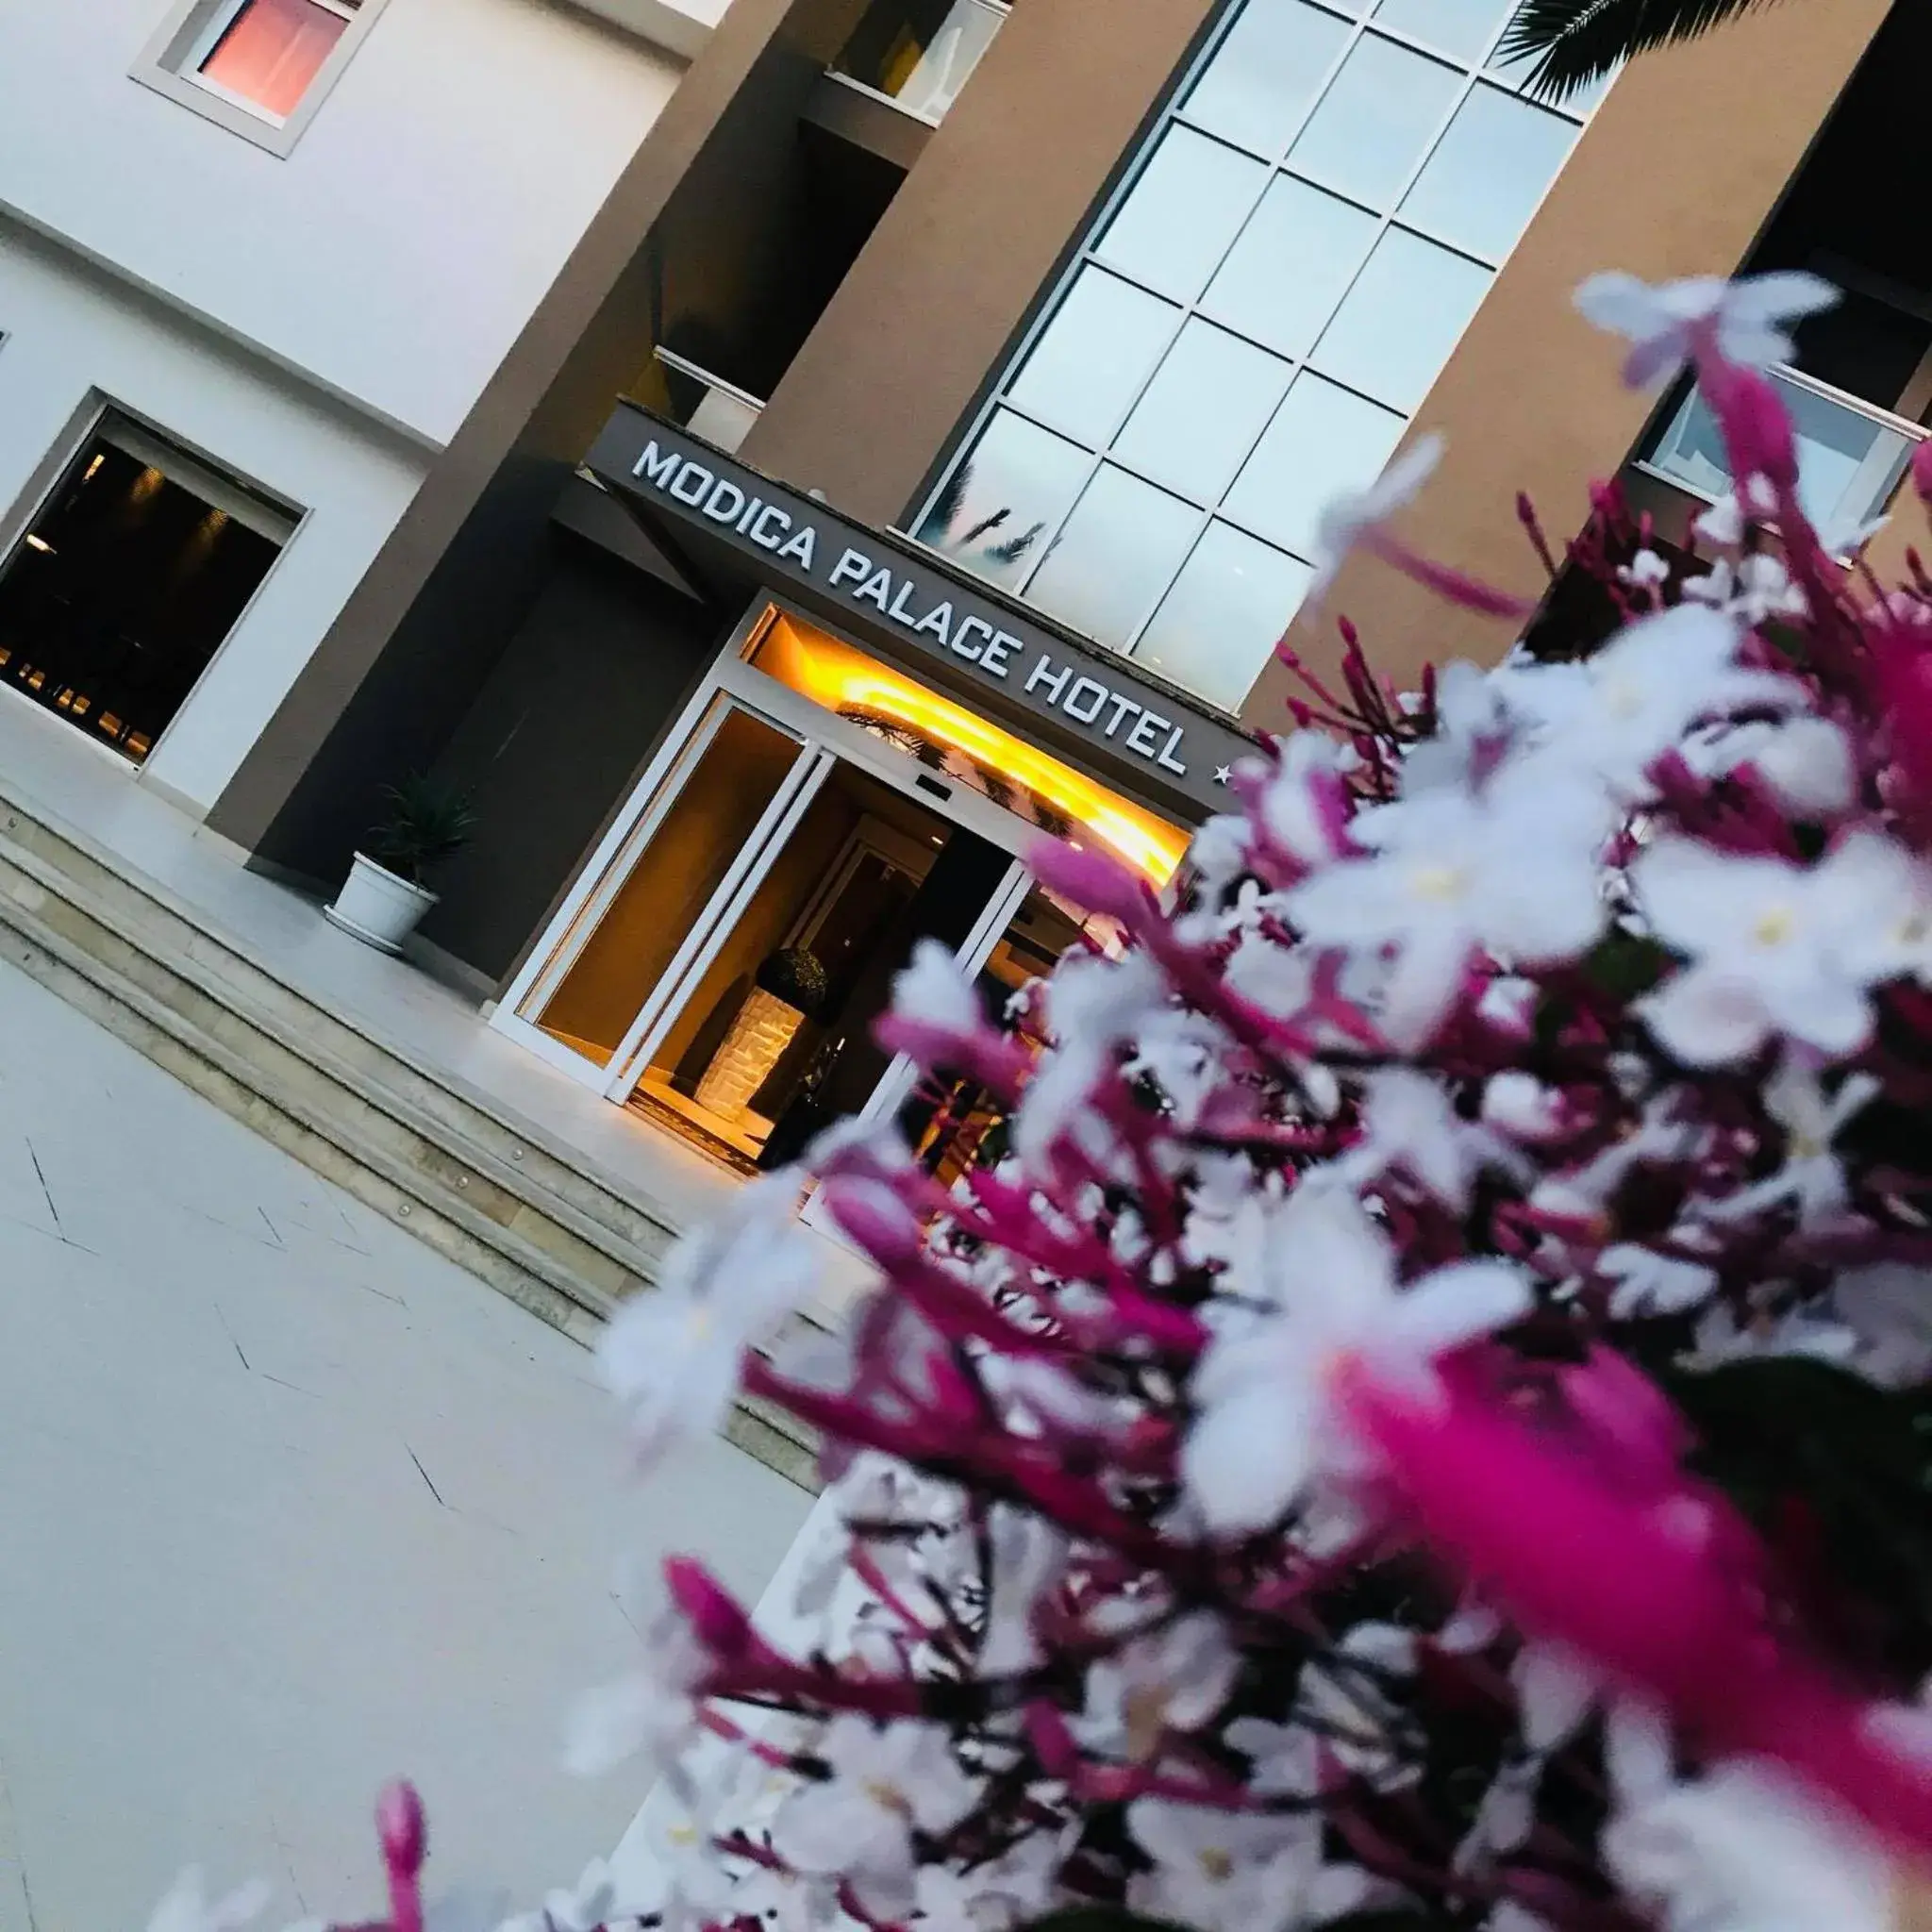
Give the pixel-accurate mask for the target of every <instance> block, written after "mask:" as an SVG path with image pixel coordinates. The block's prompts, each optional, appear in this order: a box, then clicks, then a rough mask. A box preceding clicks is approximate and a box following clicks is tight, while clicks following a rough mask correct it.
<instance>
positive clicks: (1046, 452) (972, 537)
mask: <svg viewBox="0 0 1932 1932" xmlns="http://www.w3.org/2000/svg"><path fill="white" fill-rule="evenodd" d="M1091 461H1092V458H1091V457H1090V456H1089V455H1088V454H1087V452H1086V451H1085V450H1083V449H1078V448H1076V447H1075V446H1074V444H1073V443H1071V442H1069V441H1066V439H1065V438H1064V437H1059V436H1055V435H1053V434H1052V433H1051V432H1050V431H1048V430H1045V429H1041V428H1040V427H1038V426H1037V425H1034V424H1032V423H1029V422H1027V421H1026V419H1025V418H1024V416H1015V415H1014V414H1013V413H1012V412H1011V411H1010V410H1008V409H1002V410H1000V411H999V412H998V413H997V414H996V415H995V416H994V417H993V419H992V421H991V423H989V424H988V425H987V426H986V430H985V433H984V434H983V435H982V436H981V437H980V439H979V441H978V442H977V443H976V444H975V445H974V450H973V453H972V455H971V456H969V457H968V458H966V459H965V461H964V462H963V463H961V464H960V466H959V468H958V470H956V471H955V472H954V473H953V478H952V481H951V482H950V483H949V484H948V485H947V486H946V488H945V489H943V490H942V491H940V494H939V496H938V498H937V499H936V500H935V502H934V504H933V507H932V508H930V509H929V510H927V512H926V513H925V519H924V522H923V523H922V524H921V525H920V526H919V529H918V532H917V535H918V537H919V541H921V542H922V543H927V544H930V545H931V546H932V548H933V549H935V550H937V551H939V552H940V553H941V555H942V556H945V557H950V558H953V560H954V561H955V562H956V563H958V565H959V566H960V567H961V568H962V569H964V570H970V571H972V572H973V573H974V575H976V576H981V577H984V578H986V579H987V580H988V581H989V582H990V583H995V584H1008V585H1015V586H1017V585H1018V584H1019V583H1020V581H1021V579H1022V578H1024V576H1025V575H1026V573H1027V571H1028V570H1029V569H1030V568H1031V567H1032V566H1033V565H1034V564H1035V563H1037V562H1038V561H1039V559H1040V554H1041V548H1042V546H1043V545H1044V544H1045V543H1046V542H1047V541H1049V540H1050V539H1051V537H1052V535H1053V529H1054V525H1056V524H1058V522H1059V520H1060V518H1061V517H1062V516H1063V515H1064V514H1065V513H1066V508H1067V506H1068V505H1069V504H1070V503H1072V502H1073V500H1074V496H1075V495H1076V494H1077V493H1078V491H1079V488H1080V484H1081V482H1082V480H1083V479H1084V478H1085V476H1086V475H1087V470H1088V466H1089V465H1090V464H1091Z"/></svg>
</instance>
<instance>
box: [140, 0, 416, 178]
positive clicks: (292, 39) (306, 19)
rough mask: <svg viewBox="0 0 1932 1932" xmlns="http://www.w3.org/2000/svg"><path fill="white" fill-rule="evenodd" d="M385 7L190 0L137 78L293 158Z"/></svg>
mask: <svg viewBox="0 0 1932 1932" xmlns="http://www.w3.org/2000/svg"><path fill="white" fill-rule="evenodd" d="M382 5H383V0H189V4H187V5H186V6H185V7H184V8H182V9H181V10H180V11H178V12H177V13H176V14H175V17H174V19H173V21H172V22H171V23H170V24H169V25H167V26H166V27H164V28H163V29H162V31H161V33H160V35H159V36H158V39H157V41H156V42H154V43H153V44H151V45H150V47H149V48H148V50H147V53H146V54H145V55H144V56H143V57H142V61H141V62H140V64H138V65H137V66H136V67H135V69H134V77H135V78H136V79H137V80H140V81H142V82H144V83H146V84H147V85H148V86H150V87H152V88H155V89H156V90H157V91H158V92H161V93H165V94H167V95H168V96H169V97H170V98H171V99H173V100H176V101H179V102H180V103H181V104H182V105H183V106H184V107H190V108H195V109H196V110H197V111H199V112H201V113H203V114H206V115H207V116H208V118H209V119H210V120H213V121H217V122H219V123H220V124H221V125H223V126H225V127H226V128H228V129H230V130H231V131H232V132H234V133H237V134H241V135H243V136H245V137H246V138H247V139H248V140H250V141H253V142H256V143H257V144H258V146H262V147H266V148H269V149H272V150H273V151H275V152H276V153H278V154H286V153H287V152H288V151H289V149H290V148H291V146H292V145H293V143H294V140H295V137H296V136H297V134H298V133H299V132H300V131H301V128H302V126H303V125H305V124H306V122H307V121H308V117H309V116H310V115H311V114H312V113H313V112H314V111H315V109H316V107H317V106H318V105H319V103H320V102H321V99H322V97H323V96H324V95H325V93H326V92H328V90H329V88H330V86H332V85H333V83H334V80H335V76H336V75H337V73H338V72H339V71H340V69H341V65H342V62H343V60H344V59H345V58H347V56H348V54H349V52H350V51H351V48H352V45H353V43H354V42H355V41H356V40H357V39H358V37H359V35H361V34H362V33H363V32H365V31H366V30H367V28H368V26H369V25H370V23H371V22H372V21H373V19H374V18H375V14H376V13H377V12H378V11H379V10H380V9H381V8H382Z"/></svg>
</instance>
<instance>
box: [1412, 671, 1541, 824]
mask: <svg viewBox="0 0 1932 1932" xmlns="http://www.w3.org/2000/svg"><path fill="white" fill-rule="evenodd" d="M1520 675H1521V674H1520V672H1519V671H1518V670H1517V669H1516V668H1515V667H1514V666H1512V665H1508V664H1505V665H1502V666H1499V667H1498V668H1497V669H1495V670H1493V671H1483V670H1479V669H1478V668H1477V667H1476V666H1475V665H1474V664H1471V663H1467V662H1465V661H1464V660H1463V659H1461V658H1457V659H1456V660H1455V661H1454V662H1453V663H1449V664H1445V665H1443V666H1442V669H1441V673H1440V674H1439V675H1438V676H1437V679H1436V728H1435V730H1434V731H1433V732H1432V733H1431V734H1430V735H1429V736H1428V737H1427V738H1423V739H1418V740H1417V741H1415V743H1413V744H1411V745H1410V746H1409V747H1408V749H1407V751H1406V752H1404V753H1403V756H1402V795H1403V796H1404V797H1405V798H1413V797H1415V796H1416V794H1417V793H1418V792H1421V791H1434V790H1436V789H1437V788H1438V787H1441V786H1450V787H1454V788H1456V789H1457V790H1461V791H1467V790H1468V789H1469V788H1470V787H1471V786H1472V785H1474V783H1475V781H1476V777H1477V773H1478V768H1479V766H1481V765H1482V764H1484V763H1485V762H1489V763H1493V762H1494V761H1495V758H1496V757H1497V755H1498V753H1499V752H1500V751H1501V750H1502V749H1504V748H1505V747H1507V745H1508V744H1509V743H1510V742H1511V741H1512V740H1514V739H1515V738H1517V737H1519V736H1520V735H1521V733H1522V731H1523V728H1524V724H1523V721H1522V720H1521V719H1519V718H1518V716H1517V715H1516V712H1515V711H1514V709H1513V708H1511V706H1510V704H1509V693H1510V691H1512V690H1513V689H1514V685H1515V680H1516V679H1517V678H1518V677H1519V676H1520Z"/></svg>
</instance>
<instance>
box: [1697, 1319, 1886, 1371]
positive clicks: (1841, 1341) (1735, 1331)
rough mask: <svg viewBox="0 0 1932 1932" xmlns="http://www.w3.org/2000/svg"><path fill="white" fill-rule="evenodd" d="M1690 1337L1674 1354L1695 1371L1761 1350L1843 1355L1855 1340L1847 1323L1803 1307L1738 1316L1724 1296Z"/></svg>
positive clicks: (1836, 1358) (1828, 1357) (1831, 1358)
mask: <svg viewBox="0 0 1932 1932" xmlns="http://www.w3.org/2000/svg"><path fill="white" fill-rule="evenodd" d="M1696 1339H1697V1346H1696V1347H1695V1348H1694V1349H1692V1350H1691V1353H1690V1354H1688V1355H1685V1356H1680V1357H1678V1360H1679V1361H1680V1362H1681V1363H1682V1365H1683V1366H1684V1367H1685V1368H1687V1369H1691V1370H1695V1371H1699V1372H1701V1371H1703V1370H1706V1369H1716V1368H1722V1367H1723V1366H1724V1363H1726V1362H1740V1361H1752V1360H1756V1359H1757V1358H1759V1357H1767V1356H1804V1357H1810V1358H1811V1359H1813V1360H1817V1361H1827V1362H1840V1361H1847V1360H1849V1359H1850V1358H1851V1357H1852V1356H1853V1355H1855V1354H1856V1353H1857V1346H1858V1338H1857V1336H1856V1335H1854V1334H1853V1333H1852V1331H1851V1330H1850V1329H1849V1328H1845V1327H1840V1325H1839V1324H1837V1323H1835V1322H1828V1321H1824V1320H1823V1319H1821V1318H1820V1317H1819V1316H1817V1315H1814V1314H1812V1313H1810V1312H1809V1311H1808V1310H1807V1309H1804V1308H1788V1309H1787V1310H1786V1311H1785V1312H1784V1313H1783V1314H1781V1315H1776V1316H1771V1315H1753V1316H1747V1317H1746V1319H1744V1320H1743V1321H1741V1322H1740V1320H1739V1318H1738V1314H1737V1311H1736V1310H1735V1309H1734V1308H1732V1307H1730V1305H1729V1304H1728V1303H1726V1302H1719V1303H1717V1304H1716V1305H1715V1306H1714V1307H1708V1308H1707V1309H1706V1310H1705V1311H1704V1313H1703V1314H1702V1315H1701V1316H1699V1317H1698V1321H1697V1337H1696Z"/></svg>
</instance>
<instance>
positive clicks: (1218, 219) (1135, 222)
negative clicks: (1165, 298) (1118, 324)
mask: <svg viewBox="0 0 1932 1932" xmlns="http://www.w3.org/2000/svg"><path fill="white" fill-rule="evenodd" d="M1267 173H1268V171H1267V169H1266V168H1264V167H1263V166H1262V165H1261V164H1260V162H1258V161H1251V160H1250V159H1249V158H1247V157H1246V156H1245V155H1238V154H1236V153H1235V152H1234V150H1233V149H1232V148H1228V147H1224V146H1223V145H1222V143H1221V142H1218V141H1209V140H1208V138H1207V137H1206V136H1205V135H1200V134H1196V133H1195V132H1194V131H1193V130H1192V129H1191V128H1188V127H1170V128H1169V129H1168V130H1167V133H1166V135H1165V136H1164V137H1163V138H1162V140H1161V142H1160V145H1159V146H1158V148H1157V149H1156V150H1155V151H1154V158H1153V159H1152V160H1150V161H1149V162H1148V164H1147V165H1146V167H1145V168H1143V169H1142V170H1141V174H1140V176H1139V177H1138V178H1137V179H1136V181H1135V183H1134V185H1133V187H1132V188H1131V189H1130V190H1129V191H1128V192H1127V198H1126V200H1125V202H1124V203H1123V204H1122V207H1121V211H1120V212H1119V214H1117V215H1115V216H1114V218H1113V220H1112V222H1111V223H1110V224H1109V225H1108V230H1107V233H1106V234H1105V235H1104V236H1102V237H1101V241H1100V245H1099V247H1098V248H1097V249H1095V251H1094V253H1095V254H1097V255H1098V256H1099V257H1100V258H1101V259H1102V260H1103V261H1110V262H1111V263H1112V264H1113V265H1114V266H1115V267H1116V268H1119V269H1124V270H1125V271H1126V273H1127V274H1128V275H1132V276H1133V277H1134V278H1135V279H1136V280H1137V281H1141V282H1145V283H1146V284H1147V286H1148V287H1149V288H1150V289H1158V290H1159V291H1160V292H1161V293H1162V294H1163V295H1173V296H1174V297H1175V298H1176V299H1177V300H1180V301H1183V302H1186V301H1191V300H1192V299H1193V297H1194V296H1196V295H1197V294H1199V293H1200V291H1201V289H1202V286H1203V285H1204V284H1205V283H1206V281H1207V280H1208V276H1209V275H1212V274H1213V273H1214V265H1215V263H1216V262H1218V261H1219V260H1220V259H1221V258H1222V255H1223V254H1224V251H1225V250H1226V247H1227V244H1228V243H1229V242H1232V241H1233V240H1234V237H1235V231H1236V229H1238V228H1239V227H1240V226H1241V223H1242V222H1243V221H1244V220H1245V219H1246V217H1247V212H1248V210H1249V208H1252V207H1253V206H1254V205H1255V199H1256V197H1257V195H1258V194H1259V193H1260V192H1261V183H1262V181H1263V180H1264V179H1265V177H1266V175H1267Z"/></svg>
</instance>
